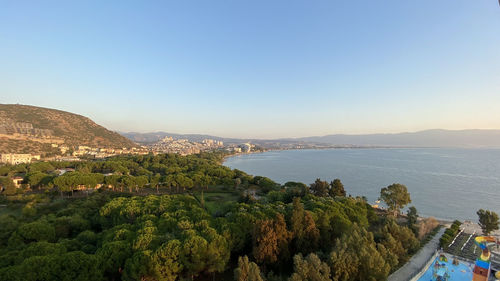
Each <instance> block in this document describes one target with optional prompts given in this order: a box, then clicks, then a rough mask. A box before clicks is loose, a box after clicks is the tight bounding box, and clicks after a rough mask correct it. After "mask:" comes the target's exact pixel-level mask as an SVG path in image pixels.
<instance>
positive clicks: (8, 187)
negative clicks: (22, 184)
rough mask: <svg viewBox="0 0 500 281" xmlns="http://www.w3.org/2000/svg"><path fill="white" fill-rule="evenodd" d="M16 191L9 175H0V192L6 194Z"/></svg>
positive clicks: (12, 193)
mask: <svg viewBox="0 0 500 281" xmlns="http://www.w3.org/2000/svg"><path fill="white" fill-rule="evenodd" d="M16 191H17V190H16V186H15V185H14V182H12V180H11V179H10V178H9V177H0V192H3V193H4V194H6V195H14V194H16Z"/></svg>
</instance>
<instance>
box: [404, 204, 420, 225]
mask: <svg viewBox="0 0 500 281" xmlns="http://www.w3.org/2000/svg"><path fill="white" fill-rule="evenodd" d="M406 216H407V219H408V226H410V227H411V226H412V225H414V224H416V223H417V219H418V213H417V208H415V206H411V207H410V208H409V209H408V212H406Z"/></svg>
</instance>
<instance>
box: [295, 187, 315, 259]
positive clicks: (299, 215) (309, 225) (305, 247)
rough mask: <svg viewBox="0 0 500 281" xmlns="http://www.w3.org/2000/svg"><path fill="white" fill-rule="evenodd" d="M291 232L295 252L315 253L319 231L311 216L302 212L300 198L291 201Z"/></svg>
mask: <svg viewBox="0 0 500 281" xmlns="http://www.w3.org/2000/svg"><path fill="white" fill-rule="evenodd" d="M290 220H291V222H290V224H291V230H292V234H293V245H294V246H295V250H296V251H298V252H301V253H310V252H313V251H315V249H316V248H317V246H318V240H319V230H318V228H317V227H316V224H315V222H314V219H313V218H312V216H311V214H310V213H308V212H306V211H304V207H303V206H302V203H301V202H300V198H297V197H296V198H294V199H293V210H292V216H291V219H290Z"/></svg>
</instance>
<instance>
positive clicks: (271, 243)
mask: <svg viewBox="0 0 500 281" xmlns="http://www.w3.org/2000/svg"><path fill="white" fill-rule="evenodd" d="M291 237H292V233H290V232H289V231H288V230H287V228H286V222H285V219H284V217H283V215H282V214H277V215H276V218H275V219H273V220H269V219H268V220H261V221H258V222H257V223H256V226H255V231H254V248H253V255H254V257H255V259H256V260H257V262H259V263H268V264H271V263H275V262H276V261H278V256H279V257H280V258H281V260H287V259H288V258H289V255H290V253H289V250H288V243H289V241H290V239H291Z"/></svg>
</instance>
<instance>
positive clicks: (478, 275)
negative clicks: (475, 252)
mask: <svg viewBox="0 0 500 281" xmlns="http://www.w3.org/2000/svg"><path fill="white" fill-rule="evenodd" d="M474 240H475V243H476V245H477V246H478V247H479V248H480V249H481V250H482V253H481V256H479V258H477V259H476V265H475V266H474V271H473V276H472V281H488V278H489V276H490V265H491V262H490V256H491V253H490V250H489V249H488V245H487V243H488V242H493V243H495V242H496V239H495V237H491V236H478V237H476V239H474Z"/></svg>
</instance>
